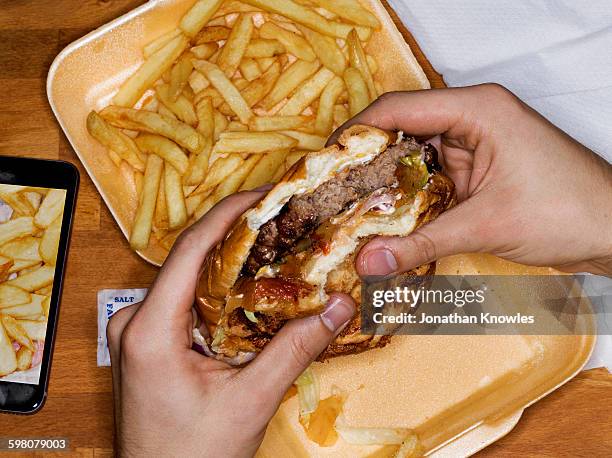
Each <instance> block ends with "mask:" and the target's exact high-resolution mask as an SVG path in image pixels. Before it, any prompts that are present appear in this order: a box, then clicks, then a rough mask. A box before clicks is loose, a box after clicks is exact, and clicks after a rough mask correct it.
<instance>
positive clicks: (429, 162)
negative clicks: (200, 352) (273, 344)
mask: <svg viewBox="0 0 612 458" xmlns="http://www.w3.org/2000/svg"><path fill="white" fill-rule="evenodd" d="M454 202H455V193H454V185H453V182H452V181H451V180H450V179H449V178H448V177H446V176H445V175H444V174H442V170H441V167H440V164H439V163H438V159H437V151H436V149H435V148H434V147H433V146H432V145H431V144H427V143H421V142H419V141H417V140H416V139H415V138H413V137H406V136H405V135H404V134H403V133H402V132H399V133H390V132H386V131H383V130H380V129H376V128H373V127H369V126H363V125H354V126H352V127H350V128H348V129H346V130H345V131H344V132H343V133H342V134H341V135H340V137H339V140H338V144H335V145H332V146H329V147H327V148H324V149H323V150H321V151H318V152H313V153H309V154H307V155H306V156H304V157H303V158H302V159H300V160H299V161H298V162H297V163H296V164H294V165H293V166H292V167H291V168H290V169H289V170H288V171H287V173H286V174H285V175H284V176H283V178H282V179H281V181H280V182H279V183H278V184H276V185H275V186H274V188H272V190H270V192H269V193H268V194H267V196H266V197H265V198H264V199H263V200H261V201H260V202H259V203H258V204H257V205H256V206H255V207H253V208H251V209H249V210H248V211H246V212H245V213H244V214H243V215H242V216H241V217H240V218H239V219H238V220H237V221H236V222H235V223H234V225H233V227H232V228H231V230H230V231H229V233H228V234H227V235H226V237H225V238H224V239H223V240H222V241H221V242H220V243H219V244H217V246H216V247H215V248H214V249H213V250H211V252H210V253H209V254H208V256H207V258H206V260H205V262H204V265H203V269H202V273H201V276H200V280H199V284H198V287H197V291H196V309H197V311H198V314H199V316H200V318H201V319H202V321H203V323H204V325H205V326H204V327H202V329H203V330H204V333H203V334H204V336H203V339H200V340H201V344H203V345H204V346H205V347H206V348H205V351H206V353H207V354H209V355H211V356H214V357H216V358H217V359H220V360H224V361H227V362H229V363H231V364H242V363H245V362H247V361H249V360H250V359H252V358H253V357H255V356H256V354H257V353H258V352H260V351H261V350H262V349H263V347H264V346H265V345H266V344H267V343H268V342H269V341H270V340H271V338H272V337H273V336H274V334H275V333H276V332H278V330H279V329H280V328H281V327H282V325H283V324H284V323H285V322H286V321H287V320H289V319H292V318H299V317H305V316H310V315H316V314H319V313H321V312H322V311H323V310H324V308H325V304H326V302H327V299H328V295H329V293H331V292H333V291H338V292H344V293H347V294H350V295H351V296H352V297H353V299H355V301H356V303H357V304H359V303H360V294H361V281H360V278H359V276H358V275H357V273H356V271H355V267H354V259H355V256H356V253H358V252H359V249H360V248H361V247H362V246H363V245H364V244H365V243H367V242H368V241H369V240H371V239H372V238H373V237H375V236H378V235H385V236H406V235H408V234H410V233H411V232H412V231H414V230H415V229H416V228H417V227H419V226H420V225H422V224H424V223H426V222H428V221H430V220H432V219H434V218H436V217H437V216H438V215H439V214H440V213H441V212H443V211H445V210H446V209H448V208H450V207H451V206H452V205H453V204H454ZM434 272H435V263H431V264H427V265H423V266H420V267H418V268H416V269H414V270H413V271H411V272H408V273H407V274H405V275H407V276H409V277H415V276H419V275H432V274H433V273H434ZM389 339H390V336H380V335H362V334H361V332H360V316H359V314H357V315H356V316H355V318H354V319H353V320H352V321H351V322H350V323H349V325H348V326H347V327H346V328H345V329H344V330H343V331H342V332H341V333H340V334H339V335H338V337H337V338H336V339H335V340H334V341H333V342H332V343H331V344H330V346H329V347H328V348H327V349H326V350H325V351H324V352H323V353H322V354H321V355H320V357H319V359H320V360H324V359H327V358H329V357H332V356H338V355H343V354H349V353H356V352H360V351H364V350H367V349H370V348H375V347H380V346H384V345H385V344H386V343H388V342H389Z"/></svg>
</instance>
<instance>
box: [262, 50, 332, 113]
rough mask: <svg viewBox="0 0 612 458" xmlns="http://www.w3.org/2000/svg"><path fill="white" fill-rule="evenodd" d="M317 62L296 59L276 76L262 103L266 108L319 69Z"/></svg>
mask: <svg viewBox="0 0 612 458" xmlns="http://www.w3.org/2000/svg"><path fill="white" fill-rule="evenodd" d="M320 66H321V65H320V64H319V62H317V61H315V62H307V61H303V60H297V61H295V62H294V63H293V64H291V65H290V66H289V68H287V69H286V70H285V71H284V72H283V74H282V75H281V76H280V77H279V78H278V80H277V81H276V84H275V85H274V87H273V88H272V90H271V91H270V93H269V94H268V96H267V97H266V100H265V101H264V103H263V106H264V108H266V109H267V110H269V109H271V108H272V107H273V106H275V105H276V104H278V103H279V102H281V101H282V100H283V99H284V98H285V97H287V96H289V95H290V94H291V93H292V92H293V91H294V90H296V89H297V88H298V87H299V86H300V85H301V84H302V83H303V82H304V81H305V80H307V79H308V78H310V77H311V76H312V75H314V73H315V72H316V71H317V70H318V69H319V67H320Z"/></svg>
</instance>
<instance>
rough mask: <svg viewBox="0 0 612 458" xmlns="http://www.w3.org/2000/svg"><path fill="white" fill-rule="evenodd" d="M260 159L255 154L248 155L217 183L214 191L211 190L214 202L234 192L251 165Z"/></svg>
mask: <svg viewBox="0 0 612 458" xmlns="http://www.w3.org/2000/svg"><path fill="white" fill-rule="evenodd" d="M260 160H261V157H259V156H258V155H257V154H254V155H252V156H249V157H248V158H247V159H245V161H244V162H243V163H242V165H241V166H240V167H239V168H238V170H236V171H235V172H234V173H232V174H231V175H230V176H229V177H228V178H227V179H226V180H224V181H222V182H221V183H219V185H218V186H217V188H216V189H215V191H214V192H213V194H212V195H213V199H214V201H215V202H219V201H220V200H221V199H223V198H224V197H227V196H229V195H230V194H233V193H235V192H236V191H238V189H240V186H241V185H242V183H243V182H244V180H245V179H246V177H247V176H249V173H251V170H253V167H255V165H256V164H257V163H258V162H259V161H260Z"/></svg>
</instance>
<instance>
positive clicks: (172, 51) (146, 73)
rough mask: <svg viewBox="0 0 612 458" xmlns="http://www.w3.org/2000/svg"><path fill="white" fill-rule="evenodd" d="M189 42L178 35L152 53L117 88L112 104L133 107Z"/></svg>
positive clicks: (184, 37)
mask: <svg viewBox="0 0 612 458" xmlns="http://www.w3.org/2000/svg"><path fill="white" fill-rule="evenodd" d="M188 43H189V40H188V38H187V37H186V36H184V35H179V36H177V37H176V38H174V39H172V40H170V41H169V42H168V43H167V44H166V45H164V46H163V47H162V48H161V49H159V50H158V51H156V52H155V53H153V54H152V55H151V56H150V57H149V58H148V59H147V60H145V61H144V63H143V64H142V65H141V66H140V68H139V69H138V70H136V72H135V73H133V74H132V76H130V77H129V78H128V79H127V81H126V82H125V83H123V85H122V86H121V87H120V88H119V92H117V94H116V95H115V97H113V103H114V104H115V105H119V106H122V107H133V106H134V104H135V103H136V102H137V101H138V100H139V99H140V97H142V94H144V92H145V91H146V90H147V88H149V87H151V86H152V85H153V83H154V82H155V81H157V80H158V79H159V78H160V77H161V76H162V74H163V73H164V72H165V71H166V70H168V69H169V68H170V67H171V66H172V64H173V63H174V61H175V60H176V59H177V58H178V57H179V56H180V55H181V54H182V52H183V51H184V50H185V48H186V47H187V44H188Z"/></svg>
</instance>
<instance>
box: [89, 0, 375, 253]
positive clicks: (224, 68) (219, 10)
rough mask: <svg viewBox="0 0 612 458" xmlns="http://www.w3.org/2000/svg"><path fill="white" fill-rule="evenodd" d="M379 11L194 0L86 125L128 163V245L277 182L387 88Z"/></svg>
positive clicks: (159, 236)
mask: <svg viewBox="0 0 612 458" xmlns="http://www.w3.org/2000/svg"><path fill="white" fill-rule="evenodd" d="M379 28H380V24H379V21H378V19H377V18H376V16H375V15H374V14H373V13H371V12H369V11H368V10H367V9H365V8H364V7H363V6H361V4H360V3H359V2H357V1H353V0H343V1H341V2H339V1H328V0H312V1H310V0H308V1H305V0H303V1H299V2H294V1H290V0H283V1H278V0H244V1H241V2H236V1H220V0H214V1H213V0H211V1H199V2H196V3H195V4H194V6H193V7H192V8H191V9H190V10H188V11H187V13H186V14H185V15H184V16H183V17H182V19H181V20H180V22H179V23H178V24H176V28H175V29H173V30H171V31H170V32H167V33H164V34H162V35H161V36H159V37H158V38H156V39H155V40H153V41H152V42H150V43H148V44H147V45H146V46H144V48H143V49H142V54H143V58H144V62H143V63H142V64H141V65H140V67H139V68H138V69H137V70H136V71H135V72H134V73H133V74H132V75H131V76H130V77H129V78H128V79H127V80H126V81H125V82H124V83H123V85H122V86H121V87H120V88H119V90H118V92H117V93H116V94H115V96H114V97H113V99H112V101H111V102H110V104H109V105H108V106H106V107H104V108H103V109H101V110H99V111H98V112H96V111H91V112H90V113H89V116H88V117H87V120H86V124H87V129H88V132H89V134H90V135H91V136H93V137H94V138H95V139H96V140H97V141H98V142H99V143H101V144H102V145H103V146H105V147H106V148H107V150H108V154H109V156H110V158H111V160H112V162H113V163H114V164H115V166H117V168H119V167H123V168H125V165H124V164H127V165H128V166H129V170H131V171H130V172H129V173H131V174H133V183H134V186H135V187H136V192H137V194H138V196H139V199H138V201H139V204H138V207H137V209H136V210H135V212H134V215H133V222H132V226H131V230H130V245H131V247H132V249H134V250H144V249H146V248H147V247H148V246H149V244H156V245H159V246H161V247H163V248H164V249H165V250H166V251H168V250H170V248H171V247H172V244H173V243H174V241H175V240H176V238H177V236H178V235H179V234H180V233H181V231H182V230H183V229H185V228H186V227H188V226H189V225H190V224H192V223H193V222H194V221H196V220H197V219H199V218H200V217H202V215H204V214H205V213H206V212H207V211H208V210H209V209H211V208H212V206H213V205H215V204H216V203H217V202H218V201H219V200H221V199H223V198H224V197H226V196H228V195H230V194H232V193H235V192H237V191H241V190H250V189H254V188H257V187H259V186H261V185H263V184H266V183H274V182H277V181H278V180H279V179H280V178H281V177H282V176H283V174H284V173H285V172H286V171H287V170H288V169H289V168H290V167H291V166H292V165H293V164H294V163H295V162H296V161H298V160H299V159H300V158H301V157H302V156H304V155H305V154H306V153H307V152H310V151H318V150H320V149H321V148H323V147H324V145H325V142H326V140H327V137H328V136H329V135H330V134H331V133H332V132H333V131H334V129H336V128H337V127H338V126H340V125H341V124H342V123H344V122H345V121H346V120H347V119H349V117H351V116H353V115H355V114H357V113H359V112H360V111H361V110H363V109H364V108H365V107H366V106H367V105H368V104H369V103H370V102H372V101H373V100H374V99H376V98H377V97H378V96H379V95H380V94H381V93H382V91H383V88H382V87H381V85H380V83H379V82H378V81H377V80H376V72H377V63H376V60H375V59H374V58H373V57H372V56H371V55H369V54H367V53H366V51H365V50H364V49H366V47H367V44H368V40H369V38H370V36H371V34H372V33H373V31H375V30H377V29H379Z"/></svg>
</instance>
